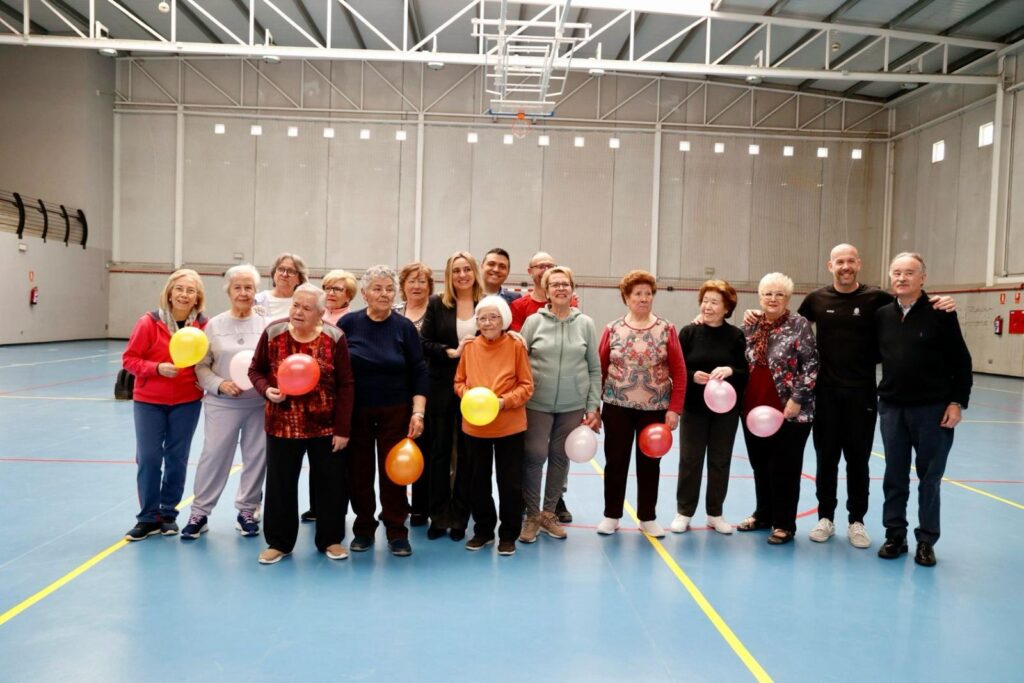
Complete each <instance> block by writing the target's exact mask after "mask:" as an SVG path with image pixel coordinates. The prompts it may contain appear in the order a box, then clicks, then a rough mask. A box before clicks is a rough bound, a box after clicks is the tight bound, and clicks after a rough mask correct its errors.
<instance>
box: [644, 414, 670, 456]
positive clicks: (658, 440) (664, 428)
mask: <svg viewBox="0 0 1024 683" xmlns="http://www.w3.org/2000/svg"><path fill="white" fill-rule="evenodd" d="M671 448H672V430H671V429H669V428H668V425H666V424H662V423H660V422H656V423H654V424H649V425H647V426H646V427H644V428H643V429H642V430H640V452H641V453H643V454H644V455H646V456H647V457H648V458H660V457H662V456H663V455H665V454H666V453H668V452H669V450H670V449H671Z"/></svg>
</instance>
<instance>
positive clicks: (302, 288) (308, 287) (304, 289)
mask: <svg viewBox="0 0 1024 683" xmlns="http://www.w3.org/2000/svg"><path fill="white" fill-rule="evenodd" d="M299 294H312V295H313V296H315V297H316V310H318V311H320V313H321V314H323V312H324V311H326V310H327V295H326V294H324V290H322V289H320V288H319V287H317V286H316V285H313V284H310V283H308V282H303V283H302V284H301V285H299V286H298V287H296V288H295V291H294V292H292V299H294V298H295V297H296V296H298V295H299Z"/></svg>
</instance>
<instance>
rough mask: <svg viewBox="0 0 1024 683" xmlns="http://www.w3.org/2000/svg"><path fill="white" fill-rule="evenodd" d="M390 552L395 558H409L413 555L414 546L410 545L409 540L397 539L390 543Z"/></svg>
mask: <svg viewBox="0 0 1024 683" xmlns="http://www.w3.org/2000/svg"><path fill="white" fill-rule="evenodd" d="M388 550H390V551H391V554H392V555H394V556H395V557H409V556H410V555H412V546H411V545H409V539H406V538H396V539H395V540H393V541H388Z"/></svg>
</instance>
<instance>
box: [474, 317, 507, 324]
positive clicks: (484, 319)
mask: <svg viewBox="0 0 1024 683" xmlns="http://www.w3.org/2000/svg"><path fill="white" fill-rule="evenodd" d="M476 321H477V322H478V323H487V324H491V323H500V322H502V320H501V316H500V315H478V316H477V317H476Z"/></svg>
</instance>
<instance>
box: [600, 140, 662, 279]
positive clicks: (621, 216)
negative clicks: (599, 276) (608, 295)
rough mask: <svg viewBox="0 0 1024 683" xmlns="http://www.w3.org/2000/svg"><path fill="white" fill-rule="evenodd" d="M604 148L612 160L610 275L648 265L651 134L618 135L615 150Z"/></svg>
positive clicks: (603, 141) (645, 267)
mask: <svg viewBox="0 0 1024 683" xmlns="http://www.w3.org/2000/svg"><path fill="white" fill-rule="evenodd" d="M597 137H598V141H599V142H600V143H603V145H604V149H605V151H606V152H607V153H609V154H611V155H612V157H613V159H614V161H613V163H614V174H613V176H612V178H613V180H612V186H613V188H614V205H613V211H612V225H611V255H610V256H611V258H610V259H609V261H608V264H607V266H606V267H605V268H606V269H605V272H606V273H608V274H609V275H619V274H622V273H625V272H627V271H629V270H632V269H634V268H642V269H644V270H648V269H650V267H651V199H652V196H653V195H652V193H653V191H654V167H653V165H652V164H653V159H654V136H653V135H651V134H649V133H624V134H621V135H619V136H618V137H619V141H620V144H621V146H620V147H619V149H617V150H611V149H608V146H607V140H604V139H601V138H600V137H599V136H597Z"/></svg>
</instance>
